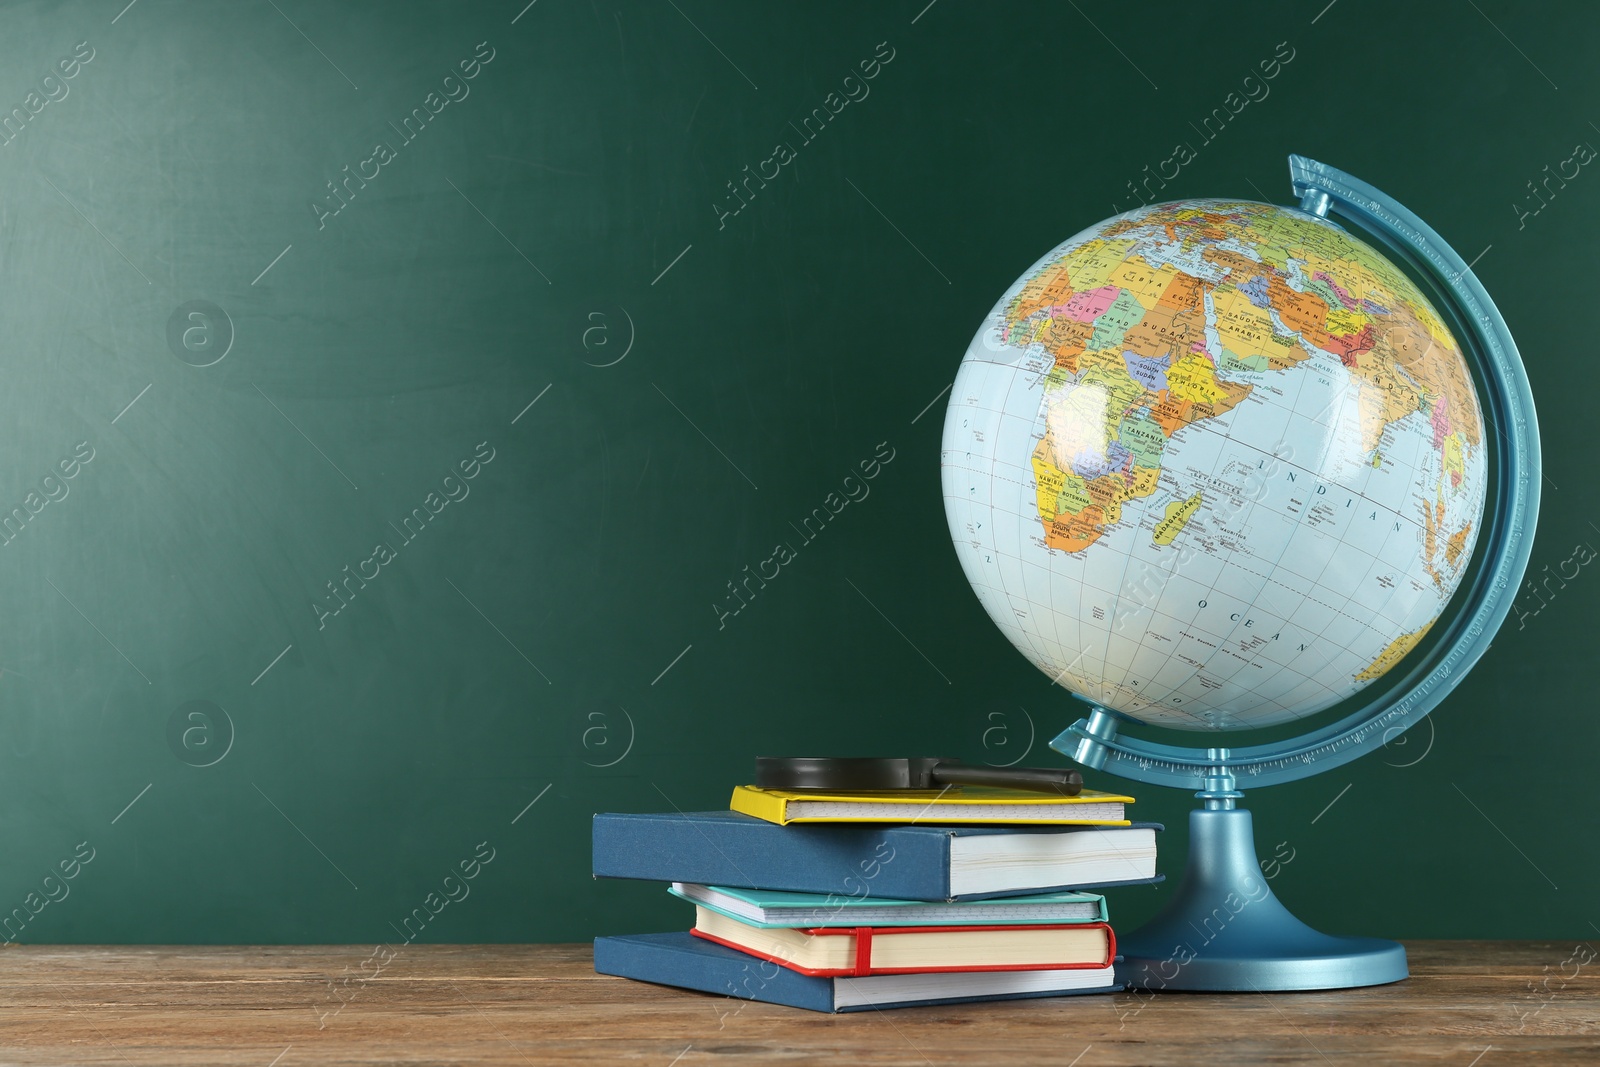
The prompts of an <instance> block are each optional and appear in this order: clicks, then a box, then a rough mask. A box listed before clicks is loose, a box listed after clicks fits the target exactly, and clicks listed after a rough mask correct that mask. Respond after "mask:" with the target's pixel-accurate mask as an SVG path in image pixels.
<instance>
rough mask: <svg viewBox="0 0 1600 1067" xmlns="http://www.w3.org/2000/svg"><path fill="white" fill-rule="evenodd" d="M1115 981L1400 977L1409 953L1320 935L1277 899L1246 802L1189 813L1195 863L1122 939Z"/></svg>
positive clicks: (1164, 983)
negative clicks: (1162, 903)
mask: <svg viewBox="0 0 1600 1067" xmlns="http://www.w3.org/2000/svg"><path fill="white" fill-rule="evenodd" d="M1118 951H1119V953H1120V954H1121V956H1122V962H1121V963H1118V964H1117V980H1118V981H1119V982H1123V983H1126V984H1127V985H1128V986H1129V987H1131V988H1134V989H1193V990H1213V991H1221V990H1234V991H1242V992H1250V991H1252V990H1256V991H1260V992H1266V991H1268V990H1287V989H1347V988H1350V987H1352V986H1369V985H1383V984H1385V983H1388V982H1398V981H1400V980H1401V979H1402V978H1405V977H1406V976H1407V974H1408V973H1409V972H1408V971H1407V969H1406V950H1405V949H1404V948H1403V947H1402V946H1401V945H1400V944H1399V943H1398V942H1395V941H1383V940H1380V939H1378V938H1372V937H1330V936H1328V935H1327V934H1322V933H1318V932H1317V931H1315V930H1313V929H1311V927H1309V926H1307V925H1306V924H1305V923H1302V922H1301V921H1300V920H1299V919H1296V918H1295V917H1294V916H1293V915H1292V914H1290V912H1289V909H1288V908H1285V907H1284V906H1283V905H1282V904H1280V903H1279V902H1278V898H1277V897H1276V896H1274V895H1273V893H1272V890H1271V888H1269V886H1268V884H1267V880H1266V878H1265V877H1263V876H1262V873H1261V869H1260V866H1259V864H1258V863H1257V861H1256V846H1255V832H1254V826H1253V821H1252V820H1251V818H1250V812H1249V811H1247V810H1245V809H1243V808H1231V807H1230V808H1225V809H1218V810H1211V809H1209V808H1208V809H1202V810H1198V811H1193V812H1190V813H1189V860H1188V865H1187V867H1186V868H1185V870H1184V873H1183V880H1182V882H1180V883H1179V885H1178V888H1177V891H1176V895H1175V897H1174V899H1173V900H1172V902H1171V903H1170V904H1169V905H1168V906H1167V907H1166V909H1165V910H1163V911H1162V912H1161V914H1160V915H1158V916H1156V917H1155V918H1154V919H1152V920H1151V921H1150V922H1148V923H1146V924H1145V925H1144V926H1142V927H1140V928H1139V929H1138V930H1135V931H1133V932H1132V933H1131V934H1128V935H1127V936H1126V937H1122V938H1119V939H1118Z"/></svg>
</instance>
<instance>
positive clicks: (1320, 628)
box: [942, 200, 1487, 730]
mask: <svg viewBox="0 0 1600 1067" xmlns="http://www.w3.org/2000/svg"><path fill="white" fill-rule="evenodd" d="M1483 434H1484V421H1483V417H1482V413H1481V411H1480V409H1479V405H1478V398H1477V395H1476V392H1475V391H1474V387H1473V384H1472V378H1471V375H1470V374H1469V372H1468V370H1467V366H1466V363H1465V361H1464V359H1463V358H1462V354H1461V351H1460V347H1459V345H1458V343H1457V341H1456V339H1455V338H1454V337H1453V336H1452V334H1451V332H1450V330H1449V329H1448V327H1447V326H1446V325H1445V323H1444V321H1443V320H1442V319H1441V317H1440V316H1439V314H1438V312H1437V311H1436V310H1435V309H1434V307H1433V306H1432V304H1430V303H1429V301H1428V300H1427V298H1426V297H1425V296H1424V295H1423V293H1422V292H1421V291H1420V290H1419V289H1418V288H1417V287H1416V285H1414V284H1413V283H1412V282H1411V280H1410V279H1409V278H1407V277H1406V275H1405V274H1404V273H1403V272H1402V271H1401V270H1400V269H1398V268H1397V267H1396V266H1394V265H1393V264H1392V263H1390V262H1389V261H1388V260H1387V259H1385V258H1384V257H1383V255H1382V254H1381V253H1379V252H1377V251H1376V250H1374V249H1373V248H1371V247H1370V246H1368V245H1366V244H1364V243H1362V242H1361V241H1359V240H1357V239H1355V238H1353V237H1352V236H1350V234H1348V233H1347V232H1345V231H1344V230H1342V229H1340V228H1339V227H1337V226H1336V225H1334V224H1333V223H1331V222H1329V221H1327V220H1325V219H1322V218H1319V217H1317V216H1315V215H1311V214H1308V213H1305V212H1302V211H1299V210H1296V209H1292V208H1282V207H1276V206H1273V205H1269V204H1260V203H1250V202H1242V201H1231V200H1186V201H1180V202H1176V203H1169V204H1157V205H1151V206H1148V207H1145V208H1142V209H1140V210H1138V211H1134V212H1129V213H1125V214H1123V215H1119V216H1117V217H1116V218H1113V219H1109V220H1107V221H1105V222H1102V223H1100V224H1098V225H1096V226H1093V227H1090V228H1089V229H1088V230H1085V231H1084V232H1082V233H1080V234H1078V235H1077V236H1075V237H1073V238H1071V239H1069V240H1067V241H1066V242H1064V243H1062V244H1061V245H1059V246H1058V247H1056V248H1055V249H1054V250H1052V251H1051V252H1050V253H1049V254H1048V255H1046V256H1045V257H1044V258H1043V259H1041V260H1040V261H1039V262H1038V263H1036V264H1035V265H1034V266H1033V267H1032V268H1030V269H1029V270H1028V271H1027V272H1026V273H1025V274H1023V276H1022V277H1021V278H1019V279H1018V280H1017V281H1016V282H1015V283H1014V284H1013V285H1012V286H1011V288H1010V289H1009V290H1008V291H1007V292H1006V294H1005V295H1004V296H1003V297H1002V298H1001V299H1000V301H999V302H998V303H997V304H996V305H995V308H994V310H993V311H992V312H991V313H990V315H989V317H988V319H987V320H986V321H985V323H984V325H983V327H982V328H981V329H980V330H979V331H978V334H977V336H976V337H975V338H974V339H973V342H972V344H971V346H970V347H969V348H968V351H967V354H966V357H965V359H964V360H963V361H962V364H961V368H960V370H959V372H958V374H957V376H956V380H955V384H954V386H953V387H952V390H951V395H950V401H949V405H948V407H947V410H946V417H945V426H944V433H943V441H942V481H943V490H944V495H945V505H946V515H947V517H948V519H949V523H950V530H951V536H952V540H953V541H954V543H955V547H956V552H957V555H958V557H959V559H960V561H961V565H962V569H963V571H964V572H965V574H966V576H967V578H968V580H969V581H970V582H971V584H972V586H973V589H974V590H975V591H976V593H977V595H978V598H979V600H980V601H981V602H982V604H983V605H984V607H985V609H986V610H987V611H988V613H989V615H990V617H991V618H992V619H993V620H994V621H995V623H996V624H997V625H998V626H999V627H1000V629H1001V630H1002V632H1003V633H1004V634H1005V635H1006V636H1007V637H1008V638H1009V639H1010V640H1011V642H1012V643H1013V644H1014V645H1015V646H1016V647H1017V648H1018V649H1019V650H1020V651H1021V652H1022V653H1023V654H1024V655H1025V656H1027V657H1028V659H1029V660H1031V661H1032V662H1033V663H1034V664H1035V665H1036V666H1037V667H1039V668H1040V669H1041V670H1042V671H1044V672H1045V673H1046V674H1047V675H1049V676H1050V677H1051V678H1052V679H1053V680H1055V681H1056V682H1058V683H1059V684H1060V685H1061V686H1062V687H1064V688H1066V689H1068V690H1070V691H1072V692H1074V693H1077V694H1078V695H1080V696H1082V697H1084V698H1086V699H1088V700H1091V701H1093V702H1094V703H1096V704H1099V705H1101V706H1104V707H1107V708H1111V709H1113V710H1115V711H1119V712H1122V713H1124V714H1126V715H1128V716H1130V717H1132V718H1134V719H1137V720H1139V721H1143V722H1147V723H1151V724H1154V725H1160V726H1166V727H1171V728H1176V729H1186V730H1235V729H1244V728H1253V727H1260V726H1270V725H1273V724H1277V723H1282V722H1287V721H1291V720H1294V719H1299V718H1303V717H1305V716H1308V715H1312V714H1315V713H1316V712H1318V711H1321V710H1323V709H1325V708H1327V707H1329V706H1331V705H1333V704H1335V703H1337V702H1339V701H1340V700H1343V699H1345V698H1346V697H1349V696H1351V695H1352V694H1354V693H1355V692H1357V691H1359V690H1360V689H1362V688H1364V687H1365V686H1367V685H1369V684H1370V683H1372V682H1373V681H1375V680H1376V679H1378V678H1380V677H1381V676H1383V675H1384V674H1385V673H1386V672H1387V671H1388V670H1390V669H1391V668H1392V667H1393V666H1394V665H1395V664H1396V663H1398V662H1399V661H1400V659H1401V658H1402V657H1404V656H1405V654H1406V653H1407V652H1409V651H1410V650H1411V649H1412V648H1413V647H1415V646H1416V644H1417V643H1418V642H1419V641H1421V639H1422V638H1423V637H1424V636H1425V635H1426V633H1427V632H1428V629H1429V628H1430V627H1431V626H1432V625H1433V623H1434V622H1435V621H1436V620H1437V619H1438V618H1439V617H1440V615H1441V614H1442V612H1443V611H1444V608H1445V606H1446V604H1447V603H1448V602H1449V600H1450V597H1451V595H1452V594H1453V593H1454V592H1455V590H1456V587H1457V585H1458V584H1459V583H1460V581H1461V578H1462V576H1463V573H1464V571H1465V569H1466V566H1467V563H1468V561H1469V560H1470V558H1471V556H1472V550H1473V545H1474V542H1475V538H1476V534H1477V531H1478V528H1479V525H1480V523H1481V521H1482V514H1483V506H1484V498H1485V491H1486V481H1487V474H1486V456H1485V442H1484V440H1483Z"/></svg>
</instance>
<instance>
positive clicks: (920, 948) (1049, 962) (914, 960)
mask: <svg viewBox="0 0 1600 1067" xmlns="http://www.w3.org/2000/svg"><path fill="white" fill-rule="evenodd" d="M695 912H696V918H695V928H694V930H693V931H691V932H692V933H693V934H694V936H696V937H702V938H705V939H706V940H707V941H715V942H716V943H717V944H719V945H726V946H727V947H729V948H735V949H738V950H739V951H741V952H747V953H749V954H750V955H752V956H757V957H759V958H761V959H764V960H770V961H771V962H773V963H776V964H779V965H780V966H783V967H787V968H789V969H790V970H792V971H798V972H799V973H800V974H806V975H811V976H813V977H818V978H834V977H851V978H860V977H864V976H866V975H872V974H924V973H930V972H939V971H1044V970H1065V969H1071V968H1095V967H1100V968H1104V967H1109V966H1111V961H1112V958H1113V957H1114V956H1115V955H1116V953H1117V942H1116V937H1115V935H1114V934H1112V932H1111V927H1109V926H1107V925H1106V924H1105V923H1101V922H1091V923H1061V924H1057V925H1048V926H1042V925H1037V924H1032V925H1023V926H820V927H811V928H800V927H772V926H754V925H752V924H750V923H746V922H741V921H740V920H738V919H735V918H732V917H730V916H727V915H723V914H721V913H720V912H715V911H712V910H711V909H709V908H699V907H697V908H696V909H695Z"/></svg>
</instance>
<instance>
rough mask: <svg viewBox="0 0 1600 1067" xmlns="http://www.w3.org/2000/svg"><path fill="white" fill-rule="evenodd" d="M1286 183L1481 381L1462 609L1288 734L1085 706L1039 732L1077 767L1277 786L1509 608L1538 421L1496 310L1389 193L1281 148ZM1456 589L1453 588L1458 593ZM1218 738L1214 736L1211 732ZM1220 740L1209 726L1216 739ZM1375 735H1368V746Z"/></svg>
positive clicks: (1525, 541)
mask: <svg viewBox="0 0 1600 1067" xmlns="http://www.w3.org/2000/svg"><path fill="white" fill-rule="evenodd" d="M1289 177H1290V179H1291V181H1292V182H1293V183H1294V191H1295V194H1296V195H1297V196H1299V197H1300V198H1301V202H1302V204H1303V205H1305V206H1306V207H1307V208H1308V209H1310V210H1313V211H1314V212H1315V213H1316V214H1318V215H1321V214H1323V213H1324V212H1325V211H1327V210H1329V209H1332V210H1333V211H1336V212H1337V213H1338V214H1339V215H1340V216H1342V217H1343V218H1345V219H1347V220H1349V221H1350V222H1352V223H1354V224H1355V225H1356V226H1358V227H1359V228H1360V230H1361V233H1362V235H1363V236H1364V237H1369V238H1371V239H1372V240H1374V241H1375V242H1376V243H1377V244H1379V245H1380V246H1382V247H1383V248H1384V249H1385V250H1386V251H1388V252H1390V253H1392V254H1394V255H1395V256H1396V257H1398V258H1399V259H1402V260H1404V261H1405V262H1406V263H1409V264H1410V265H1412V266H1413V267H1414V268H1417V269H1419V270H1420V271H1421V272H1422V273H1424V274H1425V275H1427V276H1428V277H1430V278H1431V279H1432V280H1433V281H1434V282H1435V283H1436V284H1437V285H1438V286H1439V289H1440V295H1442V296H1443V297H1444V298H1445V302H1446V306H1445V307H1444V308H1443V309H1441V310H1443V311H1444V313H1445V314H1446V316H1447V318H1449V319H1450V320H1452V324H1453V325H1454V326H1455V327H1456V332H1457V334H1458V336H1459V337H1460V339H1461V340H1462V341H1463V346H1462V347H1463V348H1464V350H1465V353H1466V354H1467V355H1468V357H1469V358H1471V359H1472V360H1473V362H1474V363H1475V365H1476V366H1477V367H1478V370H1479V372H1480V373H1481V375H1482V377H1483V380H1484V383H1485V385H1486V394H1487V395H1486V396H1485V397H1484V398H1483V399H1484V401H1485V405H1484V406H1485V408H1486V414H1487V418H1486V419H1485V420H1484V421H1485V422H1486V423H1487V424H1488V425H1489V426H1490V427H1491V428H1493V429H1494V431H1495V432H1496V433H1497V434H1498V435H1499V436H1500V440H1501V443H1502V445H1503V447H1501V448H1499V449H1497V450H1496V452H1495V467H1494V470H1495V473H1496V475H1497V478H1496V492H1495V498H1494V500H1493V502H1492V506H1491V507H1488V508H1485V511H1486V513H1488V514H1489V515H1490V516H1491V517H1492V519H1493V521H1492V522H1491V523H1490V524H1489V528H1488V529H1487V530H1486V531H1485V536H1484V553H1485V554H1484V557H1483V558H1484V565H1483V567H1482V568H1480V569H1479V571H1478V572H1477V574H1476V575H1474V576H1473V578H1472V581H1471V583H1470V585H1469V586H1468V587H1467V589H1466V590H1464V592H1465V593H1466V598H1465V600H1464V601H1463V605H1464V606H1463V608H1462V610H1461V611H1460V612H1458V613H1457V614H1456V615H1455V617H1454V618H1453V619H1451V621H1450V623H1449V624H1448V626H1447V627H1446V629H1445V631H1444V634H1443V636H1442V638H1441V639H1440V640H1439V641H1438V642H1437V643H1436V644H1435V645H1434V646H1433V647H1432V650H1431V651H1430V653H1429V654H1428V655H1427V656H1425V657H1423V658H1422V659H1420V660H1418V661H1417V662H1416V663H1415V664H1414V665H1412V666H1410V667H1409V668H1406V667H1405V662H1404V661H1402V662H1401V668H1403V669H1405V671H1406V673H1405V674H1404V675H1403V677H1402V678H1401V680H1400V681H1399V683H1398V684H1397V685H1395V686H1394V687H1393V688H1392V689H1390V690H1389V691H1387V692H1386V693H1384V694H1383V695H1382V696H1380V697H1378V698H1377V699H1376V700H1374V701H1373V702H1372V703H1370V704H1368V705H1367V706H1366V707H1364V708H1362V709H1361V710H1359V711H1356V712H1354V713H1352V714H1350V715H1348V716H1346V717H1345V718H1343V719H1340V720H1339V721H1338V722H1335V723H1332V724H1331V725H1329V726H1326V727H1324V728H1323V729H1320V730H1315V731H1312V732H1310V733H1307V734H1303V735H1301V736H1300V737H1296V738H1290V739H1288V740H1285V741H1277V742H1274V743H1272V744H1266V745H1257V746H1253V747H1249V748H1216V747H1207V748H1186V747H1177V746H1173V745H1160V744H1156V743H1154V742H1151V741H1141V740H1139V739H1138V738H1133V737H1123V736H1120V734H1119V730H1120V728H1121V725H1122V724H1124V723H1133V722H1134V720H1132V719H1130V718H1128V717H1126V716H1123V715H1120V714H1118V713H1117V712H1114V711H1110V710H1109V709H1105V708H1100V707H1099V706H1098V705H1094V704H1093V703H1092V702H1090V703H1091V706H1092V707H1094V709H1095V714H1094V715H1092V716H1091V717H1090V718H1088V719H1080V720H1078V721H1077V722H1076V723H1074V724H1073V725H1071V726H1069V727H1068V728H1067V729H1066V730H1065V731H1063V732H1062V733H1061V734H1060V736H1058V737H1057V738H1056V739H1055V740H1053V741H1051V742H1050V747H1051V748H1053V749H1055V750H1056V751H1058V752H1062V753H1065V754H1067V755H1069V756H1072V757H1073V758H1074V759H1076V760H1077V761H1078V762H1080V763H1083V764H1085V765H1086V766H1090V767H1096V768H1103V769H1104V770H1108V771H1110V772H1112V773H1113V774H1117V775H1120V776H1122V777H1124V778H1131V779H1133V780H1135V781H1140V782H1148V783H1151V784H1154V785H1170V786H1178V787H1198V786H1205V785H1207V782H1206V779H1207V778H1210V779H1211V780H1212V782H1213V783H1215V782H1217V781H1218V780H1219V778H1218V775H1219V773H1220V774H1221V775H1223V776H1226V775H1232V776H1234V777H1236V778H1237V780H1238V785H1239V786H1240V787H1241V788H1243V787H1250V786H1259V785H1277V784H1279V783H1282V782H1292V781H1296V780H1298V779H1300V778H1308V777H1310V776H1311V775H1313V774H1320V773H1321V772H1323V771H1326V770H1331V769H1332V768H1334V767H1337V766H1340V765H1341V764H1345V763H1348V762H1350V761H1351V760H1353V759H1355V758H1356V757H1358V756H1360V755H1362V754H1363V753H1365V752H1370V751H1372V750H1373V749H1374V748H1379V747H1382V745H1383V744H1384V743H1386V742H1387V741H1388V740H1389V739H1390V738H1392V737H1394V736H1396V735H1398V734H1399V733H1400V732H1402V731H1404V730H1405V729H1407V728H1408V727H1410V726H1413V725H1415V724H1416V723H1417V722H1418V721H1419V720H1421V719H1422V717H1423V716H1424V715H1426V714H1428V712H1430V711H1432V710H1433V709H1434V708H1435V707H1437V706H1438V705H1439V703H1440V702H1441V701H1443V700H1444V698H1445V697H1446V696H1447V695H1448V694H1449V693H1450V691H1451V690H1452V689H1454V688H1455V687H1456V686H1457V685H1459V684H1460V683H1461V680H1462V679H1463V678H1465V677H1466V674H1467V672H1468V671H1470V670H1471V669H1472V668H1473V666H1474V665H1476V664H1477V662H1478V660H1479V659H1480V658H1481V657H1482V656H1483V654H1484V653H1485V652H1486V651H1488V649H1489V645H1490V643H1491V642H1493V640H1494V636H1495V633H1496V631H1498V630H1499V628H1500V625H1501V623H1503V622H1504V621H1505V618H1506V615H1507V614H1509V613H1510V611H1511V605H1512V601H1513V599H1514V598H1515V596H1516V593H1517V590H1518V588H1520V586H1521V585H1522V577H1523V575H1524V574H1525V573H1526V571H1527V569H1528V557H1529V554H1530V553H1531V552H1532V551H1533V532H1534V527H1535V524H1536V522H1537V520H1538V516H1539V480H1540V477H1541V476H1540V453H1539V424H1538V418H1537V416H1536V415H1535V413H1534V407H1533V391H1532V389H1531V387H1530V386H1529V383H1528V373H1527V371H1526V369H1525V368H1524V367H1523V365H1522V357H1521V356H1520V355H1519V354H1518V352H1517V346H1516V342H1515V341H1513V340H1512V339H1511V331H1510V330H1509V329H1507V327H1506V323H1505V319H1504V318H1503V317H1501V315H1500V311H1499V309H1498V308H1496V307H1495V305H1494V301H1493V300H1491V299H1490V298H1489V294H1488V292H1487V291H1485V289H1484V288H1483V285H1482V283H1480V282H1479V281H1478V279H1477V276H1476V275H1474V274H1473V273H1472V271H1471V268H1470V267H1469V266H1468V265H1467V263H1466V262H1465V261H1463V260H1462V258H1461V257H1460V256H1459V255H1457V254H1456V252H1455V250H1454V249H1452V248H1451V247H1450V246H1449V244H1447V243H1446V242H1445V240H1444V238H1442V237H1440V236H1439V235H1438V234H1437V233H1435V232H1434V231H1433V229H1432V228H1431V227H1429V226H1428V224H1427V223H1425V222H1423V221H1422V220H1421V219H1420V218H1418V217H1417V216H1416V215H1414V214H1412V213H1411V212H1410V211H1408V210H1407V209H1406V208H1405V207H1404V206H1402V205H1401V204H1399V203H1398V202H1396V201H1395V200H1394V199H1393V198H1391V197H1389V196H1386V195H1385V194H1384V193H1381V192H1379V191H1378V190H1377V189H1375V188H1373V187H1372V186H1370V185H1368V184H1367V183H1366V182H1363V181H1361V180H1359V179H1357V178H1353V177H1351V176H1350V175H1348V174H1346V173H1344V172H1343V171H1340V170H1336V169H1334V168H1333V167H1330V166H1327V165H1326V164H1323V163H1318V162H1316V161H1315V160H1311V159H1307V158H1305V157H1304V156H1294V155H1292V156H1290V157H1289ZM1458 592H1459V591H1458ZM1222 736H1226V735H1222ZM1217 739H1218V740H1221V736H1219V737H1218V738H1217ZM1374 739H1378V744H1376V745H1374V744H1371V743H1370V742H1372V741H1373V740H1374Z"/></svg>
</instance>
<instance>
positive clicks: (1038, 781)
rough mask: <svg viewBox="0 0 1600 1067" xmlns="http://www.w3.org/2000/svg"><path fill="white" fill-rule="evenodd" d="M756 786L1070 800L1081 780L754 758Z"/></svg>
mask: <svg viewBox="0 0 1600 1067" xmlns="http://www.w3.org/2000/svg"><path fill="white" fill-rule="evenodd" d="M755 784H756V785H758V786H760V787H761V788H763V789H802V790H803V789H826V790H830V791H834V792H839V791H844V790H861V789H866V790H883V789H940V788H943V787H946V786H952V785H990V786H1001V787H1004V788H1008V789H1028V790H1032V791H1034V792H1038V793H1056V794H1058V795H1060V796H1067V797H1075V796H1077V795H1078V793H1079V792H1080V791H1081V790H1082V789H1083V776H1082V775H1081V774H1079V773H1078V772H1077V771H1074V770H1070V769H1068V768H1060V769H1057V768H1053V767H973V766H969V765H968V764H965V763H962V762H961V761H960V760H953V759H927V758H915V757H913V758H910V759H892V758H889V759H880V758H874V757H856V756H843V757H821V756H760V757H758V758H757V759H756V783H755Z"/></svg>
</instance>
